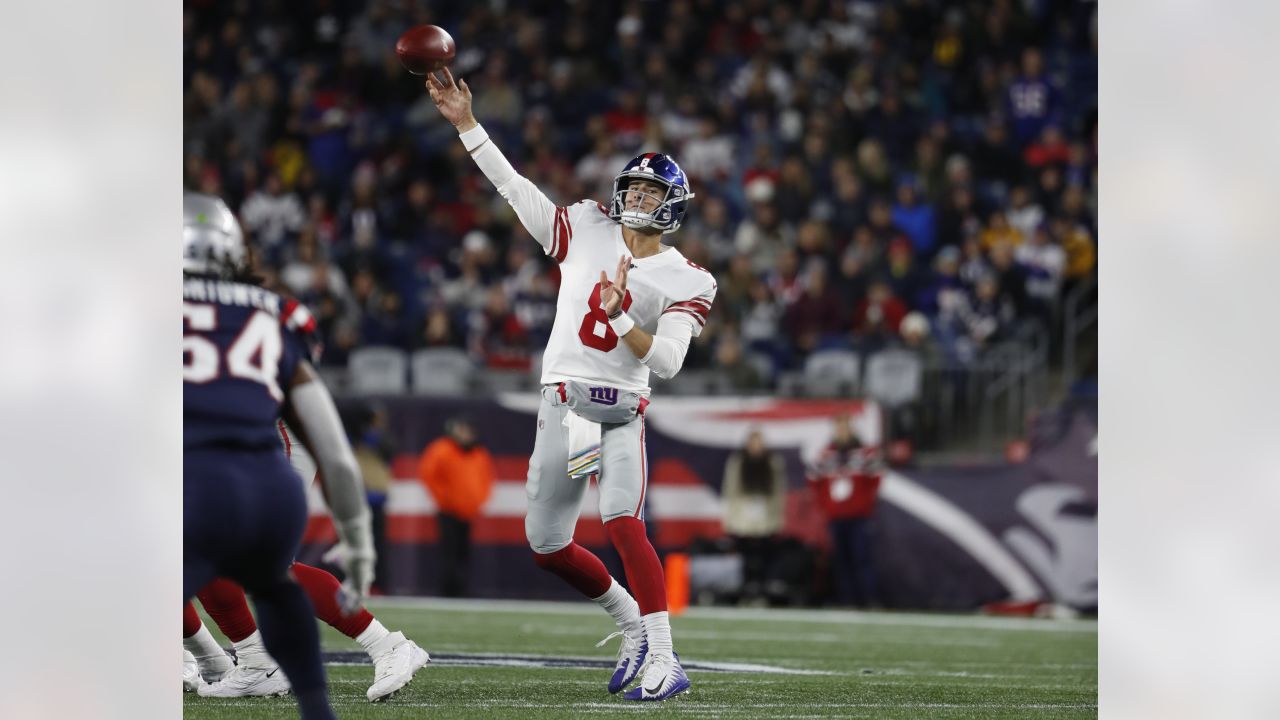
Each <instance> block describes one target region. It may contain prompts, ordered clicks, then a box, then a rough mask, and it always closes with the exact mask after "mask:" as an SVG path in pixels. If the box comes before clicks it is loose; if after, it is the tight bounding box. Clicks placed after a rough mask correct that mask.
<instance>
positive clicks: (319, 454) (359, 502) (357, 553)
mask: <svg viewBox="0 0 1280 720" xmlns="http://www.w3.org/2000/svg"><path fill="white" fill-rule="evenodd" d="M281 413H282V414H283V416H284V420H285V422H286V423H288V425H289V427H290V428H291V429H293V431H294V432H295V433H297V435H298V439H299V440H301V441H302V444H303V445H305V446H306V448H307V450H308V451H309V452H310V453H311V456H312V457H313V458H314V459H315V462H316V467H317V470H318V473H317V480H319V482H320V489H321V491H322V492H323V493H324V497H325V503H326V504H327V505H328V506H329V510H330V512H332V513H333V519H334V526H335V529H336V530H337V532H338V538H339V540H340V541H341V542H342V543H343V544H345V545H346V547H347V549H348V551H347V558H346V560H347V562H346V565H347V567H346V568H345V570H346V571H347V582H346V583H345V584H344V589H345V590H346V596H345V597H344V598H343V599H342V601H343V605H344V608H343V609H344V610H346V611H347V612H351V611H354V610H355V609H356V608H357V607H359V606H360V605H361V604H362V603H363V602H364V598H365V597H367V596H368V594H369V586H370V585H371V584H372V581H373V561H374V549H373V534H372V515H371V513H370V511H369V504H368V501H367V500H366V499H365V493H364V482H363V480H362V479H361V477H360V466H359V464H358V463H357V462H356V459H355V453H354V452H353V451H352V449H351V443H350V442H349V441H348V440H347V434H346V431H345V430H344V428H343V426H342V420H341V418H340V417H339V416H338V409H337V407H336V406H335V405H334V402H333V396H331V395H330V394H329V390H328V389H327V388H325V386H324V383H323V382H321V381H320V378H319V376H318V375H317V374H316V372H315V370H314V369H312V367H311V364H310V363H309V362H307V361H306V360H301V361H299V362H298V365H297V369H296V370H295V372H294V375H293V377H292V378H290V382H289V388H288V390H287V391H286V394H285V403H284V406H283V407H282V408H281Z"/></svg>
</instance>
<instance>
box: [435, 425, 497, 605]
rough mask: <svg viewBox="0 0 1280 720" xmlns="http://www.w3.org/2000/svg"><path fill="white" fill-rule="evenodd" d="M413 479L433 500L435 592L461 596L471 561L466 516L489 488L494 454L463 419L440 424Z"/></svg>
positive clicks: (473, 512)
mask: <svg viewBox="0 0 1280 720" xmlns="http://www.w3.org/2000/svg"><path fill="white" fill-rule="evenodd" d="M418 478H419V479H420V480H422V484H423V485H425V486H426V488H427V492H428V493H429V494H430V495H431V497H432V498H433V499H434V500H435V502H436V507H437V511H436V522H437V527H438V528H439V531H440V593H441V594H442V595H443V596H445V597H465V596H466V595H467V585H468V575H469V574H470V567H469V565H470V561H471V521H472V520H475V519H476V518H477V517H478V516H479V515H480V508H481V507H483V506H484V503H485V501H486V500H488V499H489V493H490V491H491V490H492V489H493V478H494V471H493V458H491V457H490V455H489V451H488V450H486V449H484V447H482V446H481V445H480V444H479V443H478V442H477V441H476V433H475V429H474V428H473V427H471V423H469V422H467V421H466V420H465V419H462V418H453V419H451V420H449V421H448V422H447V423H445V435H444V436H442V437H440V438H437V439H436V440H435V441H433V442H432V443H431V444H429V445H427V447H426V449H424V450H423V451H422V459H421V460H419V462H418Z"/></svg>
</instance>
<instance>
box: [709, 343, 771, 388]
mask: <svg viewBox="0 0 1280 720" xmlns="http://www.w3.org/2000/svg"><path fill="white" fill-rule="evenodd" d="M715 371H716V374H717V375H718V376H720V377H723V378H725V379H727V380H728V381H729V384H730V386H731V387H733V388H734V389H736V390H758V389H760V388H761V387H763V386H764V381H765V378H762V377H760V372H759V371H758V370H757V369H756V368H755V366H753V365H752V364H751V363H749V362H747V360H746V357H745V355H744V351H743V347H742V341H741V340H740V339H739V338H738V334H737V333H736V332H733V331H724V332H722V333H721V334H720V340H719V342H718V343H717V344H716V357H715Z"/></svg>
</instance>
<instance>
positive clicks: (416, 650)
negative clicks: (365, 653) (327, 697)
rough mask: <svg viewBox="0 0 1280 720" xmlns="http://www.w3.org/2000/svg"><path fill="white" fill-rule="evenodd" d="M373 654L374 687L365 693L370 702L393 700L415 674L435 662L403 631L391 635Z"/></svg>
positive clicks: (377, 645) (379, 643) (375, 648)
mask: <svg viewBox="0 0 1280 720" xmlns="http://www.w3.org/2000/svg"><path fill="white" fill-rule="evenodd" d="M369 654H370V655H371V656H372V657H373V684H372V685H370V686H369V691H368V692H367V693H365V694H366V695H368V697H369V702H378V701H379V700H385V699H387V698H389V697H391V696H392V695H394V694H395V693H396V692H397V691H399V690H400V688H403V687H404V686H405V685H408V684H409V681H410V680H412V679H413V674H414V673H416V672H418V670H421V669H422V668H423V666H425V665H426V664H427V663H429V662H431V656H430V655H429V654H427V651H426V650H423V649H422V648H420V647H418V644H417V643H415V642H414V641H412V640H410V639H408V638H406V637H405V636H404V633H402V632H393V633H391V634H389V635H387V636H386V637H385V638H383V639H382V640H380V641H379V642H378V643H377V644H376V645H374V647H373V650H371V651H370V653H369Z"/></svg>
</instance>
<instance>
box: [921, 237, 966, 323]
mask: <svg viewBox="0 0 1280 720" xmlns="http://www.w3.org/2000/svg"><path fill="white" fill-rule="evenodd" d="M948 292H956V293H961V294H963V293H964V283H963V282H961V280H960V251H959V250H957V249H956V248H954V247H944V248H942V249H941V250H939V251H938V256H937V257H936V258H934V260H933V273H932V274H930V275H929V277H928V279H927V280H925V281H924V283H922V285H921V287H920V291H919V292H918V293H916V299H915V303H914V304H913V307H915V308H917V309H918V310H920V311H921V312H923V313H924V314H925V315H933V314H936V313H937V312H938V309H939V307H940V306H941V305H942V303H943V299H942V295H943V294H945V293H948Z"/></svg>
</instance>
